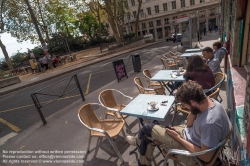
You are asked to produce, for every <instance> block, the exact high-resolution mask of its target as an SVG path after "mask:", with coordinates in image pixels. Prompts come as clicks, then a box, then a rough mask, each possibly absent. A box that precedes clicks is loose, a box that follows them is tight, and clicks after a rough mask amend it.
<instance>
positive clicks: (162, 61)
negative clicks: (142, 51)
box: [159, 57, 166, 66]
mask: <svg viewBox="0 0 250 166" xmlns="http://www.w3.org/2000/svg"><path fill="white" fill-rule="evenodd" d="M159 58H160V60H161V63H162V64H163V66H166V63H165V59H163V58H161V57H159Z"/></svg>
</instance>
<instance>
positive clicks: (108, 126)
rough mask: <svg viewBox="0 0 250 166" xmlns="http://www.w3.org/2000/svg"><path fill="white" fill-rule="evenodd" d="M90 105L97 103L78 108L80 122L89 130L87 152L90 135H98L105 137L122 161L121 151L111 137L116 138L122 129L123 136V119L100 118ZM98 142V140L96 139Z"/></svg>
mask: <svg viewBox="0 0 250 166" xmlns="http://www.w3.org/2000/svg"><path fill="white" fill-rule="evenodd" d="M91 105H98V106H101V105H100V104H97V103H92V104H85V105H83V106H82V107H81V108H80V109H79V110H78V118H79V120H80V122H81V123H82V124H83V125H84V126H85V127H86V128H87V129H88V130H89V133H90V136H89V141H88V148H87V152H88V153H89V148H90V143H91V138H92V137H98V138H99V139H100V138H101V139H102V138H103V137H106V138H107V139H108V140H109V142H110V144H111V146H112V147H113V149H114V151H115V152H116V154H117V156H118V157H119V159H120V160H121V162H122V163H124V160H123V158H122V155H121V153H120V152H119V150H118V148H117V146H116V145H115V143H114V141H113V140H112V139H114V138H116V136H118V134H119V133H120V132H121V131H122V134H123V136H124V137H125V134H124V132H123V130H122V128H123V126H124V124H125V122H124V120H123V119H104V120H100V119H99V118H98V117H97V116H96V114H95V112H94V110H93V107H92V106H91ZM98 142H99V141H98Z"/></svg>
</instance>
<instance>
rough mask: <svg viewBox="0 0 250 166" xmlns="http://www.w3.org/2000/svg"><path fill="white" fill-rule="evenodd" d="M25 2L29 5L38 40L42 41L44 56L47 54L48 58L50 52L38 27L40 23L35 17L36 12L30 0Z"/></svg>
mask: <svg viewBox="0 0 250 166" xmlns="http://www.w3.org/2000/svg"><path fill="white" fill-rule="evenodd" d="M24 2H25V3H26V5H27V7H28V11H29V13H30V17H31V19H32V21H33V24H34V26H35V29H36V33H37V35H38V38H39V40H40V42H41V45H42V47H43V51H44V54H45V55H46V56H49V52H48V49H47V46H46V43H45V41H44V39H43V37H42V34H41V32H40V29H39V27H38V22H37V19H36V16H35V15H34V12H33V10H32V8H31V6H30V3H29V0H24Z"/></svg>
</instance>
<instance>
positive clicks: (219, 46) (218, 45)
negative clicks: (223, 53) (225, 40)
mask: <svg viewBox="0 0 250 166" xmlns="http://www.w3.org/2000/svg"><path fill="white" fill-rule="evenodd" d="M213 46H216V47H217V49H219V48H221V47H222V43H221V42H219V41H217V42H214V43H213Z"/></svg>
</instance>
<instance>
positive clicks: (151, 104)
mask: <svg viewBox="0 0 250 166" xmlns="http://www.w3.org/2000/svg"><path fill="white" fill-rule="evenodd" d="M149 105H150V106H151V108H153V109H155V106H156V105H157V102H154V101H151V102H150V103H149Z"/></svg>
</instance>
